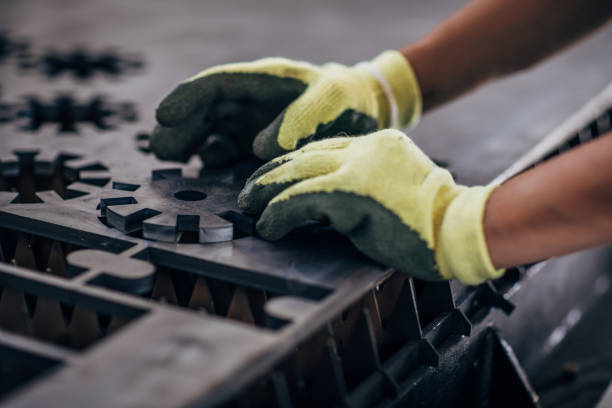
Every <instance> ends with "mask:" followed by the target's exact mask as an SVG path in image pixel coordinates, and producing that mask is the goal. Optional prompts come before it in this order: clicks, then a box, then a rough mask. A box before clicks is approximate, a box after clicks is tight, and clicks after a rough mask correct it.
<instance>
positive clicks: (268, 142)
mask: <svg viewBox="0 0 612 408" xmlns="http://www.w3.org/2000/svg"><path fill="white" fill-rule="evenodd" d="M284 117H285V113H284V112H282V113H281V114H280V115H278V116H277V117H276V119H274V120H273V121H272V122H271V123H270V124H269V125H268V126H266V127H265V128H264V129H263V130H261V131H260V132H259V133H258V134H257V136H255V139H254V140H253V153H254V154H255V156H257V157H259V158H260V159H262V160H272V159H274V158H275V157H278V156H282V155H283V154H285V153H288V152H289V150H285V149H283V148H282V147H281V146H280V145H279V144H278V132H279V130H280V127H281V125H282V123H283V120H284Z"/></svg>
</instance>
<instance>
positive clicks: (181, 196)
mask: <svg viewBox="0 0 612 408" xmlns="http://www.w3.org/2000/svg"><path fill="white" fill-rule="evenodd" d="M174 198H176V199H178V200H182V201H201V200H203V199H205V198H206V194H205V193H203V192H201V191H195V190H181V191H177V192H176V193H174Z"/></svg>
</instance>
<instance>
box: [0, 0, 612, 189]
mask: <svg viewBox="0 0 612 408" xmlns="http://www.w3.org/2000/svg"><path fill="white" fill-rule="evenodd" d="M465 3H466V2H465V1H459V0H436V1H404V0H388V1H380V2H372V1H362V0H311V1H307V2H305V1H288V0H258V1H249V0H223V1H211V0H206V1H196V0H191V1H188V0H186V1H172V2H168V1H161V0H155V1H153V0H131V1H129V2H128V1H120V0H105V1H76V0H75V1H68V0H66V1H62V0H53V1H49V0H20V1H16V0H6V1H3V2H2V3H1V4H0V27H2V28H3V29H6V30H9V31H10V32H11V33H12V34H14V35H18V36H24V37H27V38H28V39H29V40H30V41H31V42H32V46H33V47H34V48H39V49H45V48H53V47H55V48H58V49H60V50H61V49H62V48H63V49H67V48H68V47H71V46H74V45H79V44H80V45H83V46H87V47H91V48H92V49H100V48H104V47H108V46H115V47H120V48H121V49H122V50H124V51H126V52H136V53H140V54H142V55H143V56H144V60H145V63H146V67H147V72H146V75H138V76H134V77H132V78H130V77H127V78H126V77H123V78H122V79H121V81H119V82H114V83H109V81H107V80H105V79H99V80H93V81H89V82H87V83H84V84H83V87H81V88H82V89H78V90H76V91H75V92H79V91H87V92H89V91H91V92H93V91H102V92H105V93H108V94H113V93H115V92H116V91H119V92H120V93H121V94H122V95H131V98H132V99H133V100H134V101H136V102H137V103H138V104H139V107H138V108H139V109H138V110H139V112H140V115H141V119H142V121H143V122H142V123H145V124H151V126H152V125H153V123H154V108H155V106H156V104H157V103H158V102H159V101H160V100H161V99H162V98H163V96H164V95H165V94H166V93H168V92H169V91H170V90H171V89H172V88H173V87H174V86H176V84H177V83H178V82H179V81H181V80H182V79H184V78H186V77H188V76H191V75H193V74H194V73H196V72H198V71H200V70H202V69H204V68H206V67H209V66H211V65H215V64H220V63H226V62H235V61H247V60H252V59H256V58H263V57H268V56H284V57H288V58H294V59H299V60H306V61H310V62H313V63H325V62H329V61H335V62H340V63H345V64H353V63H356V62H358V61H361V60H366V59H370V58H372V57H374V56H376V55H377V54H378V53H379V52H381V51H383V50H385V49H394V48H399V47H402V46H404V45H406V44H408V43H410V42H412V41H414V40H417V39H418V38H420V37H421V36H423V35H425V34H426V33H427V32H428V31H430V30H432V29H433V28H434V27H435V26H436V25H437V24H439V23H440V22H441V21H442V20H443V19H445V18H446V17H448V16H449V15H450V14H452V13H453V12H454V11H455V10H457V9H458V8H460V7H461V6H462V5H464V4H465ZM516 35H521V33H516ZM611 44H612V27H610V26H607V27H605V28H604V29H602V30H600V31H599V32H597V33H596V34H595V35H593V36H591V37H590V38H588V39H586V40H585V41H583V42H582V43H580V44H578V45H576V46H574V47H573V48H571V49H569V50H567V51H566V52H565V53H563V54H561V55H558V56H555V57H553V58H551V59H550V60H548V61H547V62H545V63H543V64H541V65H539V66H537V67H536V68H535V69H532V70H529V71H527V72H525V73H522V74H520V75H516V76H514V77H512V78H508V79H506V80H503V81H499V82H497V83H494V84H491V85H489V86H487V87H485V88H483V89H481V90H477V91H476V92H474V93H472V94H471V95H469V96H467V97H465V98H463V99H461V100H460V101H458V102H455V103H452V104H450V105H448V106H445V107H443V108H441V109H438V110H437V111H435V112H433V113H431V114H430V115H427V116H426V117H425V118H424V119H423V121H422V123H421V125H420V126H419V127H418V128H417V129H416V130H415V131H414V132H413V134H412V137H413V138H414V139H415V140H416V141H417V143H418V144H419V145H420V146H421V147H422V148H423V149H424V150H425V151H426V153H428V154H430V155H432V156H433V157H434V158H436V159H438V160H441V161H445V162H448V163H449V164H450V167H451V169H452V170H453V172H454V173H455V174H456V175H457V176H458V178H459V181H461V182H464V183H485V182H488V181H490V180H491V179H492V178H493V177H494V176H496V175H497V174H499V173H500V172H501V171H502V170H503V169H505V168H506V167H507V166H508V165H510V163H512V162H513V161H514V160H515V159H516V158H517V157H519V156H520V155H521V154H522V153H524V152H526V151H527V150H528V149H529V148H530V147H531V146H533V144H534V143H535V142H536V141H538V140H539V139H541V138H542V137H543V136H544V135H546V134H547V132H549V131H550V130H552V129H553V128H554V127H555V126H557V125H558V124H559V123H560V122H561V121H562V120H563V119H564V118H565V117H567V116H568V115H569V114H570V113H572V112H574V111H575V110H577V109H578V108H579V107H580V106H581V105H582V104H584V103H585V101H587V100H588V99H589V98H590V97H592V96H594V95H595V94H596V93H597V92H599V91H600V90H601V89H602V88H603V87H604V86H605V85H607V84H608V83H609V82H610V79H611V77H610V72H612V46H611ZM0 70H1V71H0V72H2V75H3V76H4V79H8V77H7V76H11V73H12V72H13V70H11V67H10V66H6V65H4V66H0ZM64 81H65V82H62V80H59V81H54V82H52V83H50V84H49V85H48V87H49V92H50V93H52V88H54V87H55V88H57V89H60V90H62V89H66V88H67V85H68V84H69V79H64ZM2 82H3V96H4V97H5V98H7V99H10V98H12V97H14V96H18V95H23V94H24V93H28V92H40V91H41V90H40V86H41V85H40V82H37V81H32V80H31V79H29V78H28V77H27V76H25V77H23V76H19V77H16V78H11V79H10V81H6V80H5V81H2ZM8 82H10V86H9V85H8V84H7V83H8ZM5 84H7V85H5ZM45 86H47V85H45ZM71 88H74V86H71Z"/></svg>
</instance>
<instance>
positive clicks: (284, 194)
mask: <svg viewBox="0 0 612 408" xmlns="http://www.w3.org/2000/svg"><path fill="white" fill-rule="evenodd" d="M493 189H494V187H492V186H490V187H483V186H477V187H466V186H460V185H457V184H455V182H454V181H453V178H452V176H451V175H450V173H449V172H448V171H447V170H445V169H442V168H440V167H438V166H436V165H435V164H434V163H433V162H432V161H431V160H430V159H429V158H428V157H427V156H426V155H425V154H424V153H423V152H422V151H421V150H420V149H419V148H418V147H417V146H416V145H415V144H414V143H413V142H412V141H411V140H410V139H409V138H408V137H407V136H406V135H404V134H403V133H402V132H400V131H398V130H392V129H386V130H381V131H379V132H376V133H373V134H370V135H367V136H362V137H355V138H347V137H338V138H332V139H327V140H322V141H318V142H313V143H310V144H308V145H306V146H304V147H302V148H301V149H299V150H297V151H294V152H292V153H289V154H286V155H284V156H281V157H278V158H276V159H274V160H272V161H271V162H268V163H267V164H265V165H263V166H262V167H261V168H259V169H258V170H257V171H256V172H255V173H253V175H252V176H251V177H250V178H249V180H248V181H247V184H246V186H245V187H244V189H243V190H242V192H241V193H240V196H239V198H238V204H239V206H240V207H241V208H242V209H243V210H245V211H246V212H249V213H259V212H261V211H262V210H263V214H262V215H261V218H260V219H259V221H258V223H257V230H258V232H259V234H260V235H261V236H262V237H263V238H266V239H271V240H275V239H279V238H281V237H282V236H284V235H285V234H287V233H288V232H289V231H290V230H291V229H292V228H294V227H295V226H297V225H299V224H302V223H304V222H305V221H307V220H317V221H329V222H330V223H331V224H332V226H333V227H334V228H335V229H336V230H338V231H339V232H341V233H343V234H346V235H347V236H348V238H349V239H350V240H351V241H352V242H353V244H354V245H355V246H356V247H357V248H358V249H359V250H361V251H362V252H363V253H365V254H366V255H368V256H369V257H371V258H372V259H374V260H376V261H379V262H381V263H382V264H385V265H388V266H391V267H394V268H396V269H397V270H400V271H402V272H406V273H408V274H410V275H413V276H415V277H418V278H422V279H427V280H440V279H451V278H458V279H459V280H461V281H463V282H464V283H467V284H477V283H480V282H482V281H484V280H486V279H490V278H497V277H499V276H501V274H502V273H503V270H495V268H494V267H493V265H492V263H491V260H490V258H489V255H488V252H487V246H486V243H485V237H484V232H483V226H482V219H483V213H484V209H485V203H486V201H487V198H488V197H489V195H490V194H491V192H492V191H493Z"/></svg>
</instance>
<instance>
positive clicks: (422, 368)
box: [0, 0, 612, 407]
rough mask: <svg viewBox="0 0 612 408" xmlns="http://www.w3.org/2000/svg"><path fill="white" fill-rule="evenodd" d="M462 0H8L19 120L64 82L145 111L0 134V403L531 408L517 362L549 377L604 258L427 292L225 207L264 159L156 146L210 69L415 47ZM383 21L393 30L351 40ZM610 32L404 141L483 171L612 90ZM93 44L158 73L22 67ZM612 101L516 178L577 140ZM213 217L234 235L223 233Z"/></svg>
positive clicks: (587, 113) (352, 253) (7, 58)
mask: <svg viewBox="0 0 612 408" xmlns="http://www.w3.org/2000/svg"><path fill="white" fill-rule="evenodd" d="M460 4H461V2H454V1H447V2H444V3H436V4H427V6H424V5H418V4H416V3H415V4H406V3H405V2H399V1H397V2H389V3H386V4H385V5H384V7H383V6H381V7H377V8H373V7H372V4H371V3H362V2H351V3H350V4H349V3H346V2H340V1H337V2H333V1H332V2H324V3H320V4H318V5H317V4H314V3H312V2H308V3H304V2H302V3H295V4H293V3H292V4H289V3H283V2H279V1H277V0H264V1H261V2H246V1H244V2H242V1H224V2H222V3H214V2H205V3H201V2H172V3H162V2H155V3H150V2H146V3H145V2H130V4H129V6H127V5H126V4H124V3H122V2H114V1H111V2H60V3H54V4H53V5H52V4H51V3H49V2H42V1H25V2H20V3H18V4H17V3H15V4H8V3H3V4H2V5H0V23H1V24H3V25H4V26H6V27H8V28H10V29H11V30H12V31H11V32H10V33H8V34H7V35H5V36H2V37H0V54H1V55H2V56H3V57H4V60H3V61H4V64H2V65H0V73H1V74H2V80H1V82H2V86H3V88H2V89H3V94H2V101H3V103H4V102H6V101H8V105H7V106H8V108H7V109H8V111H9V118H11V116H10V114H11V112H12V111H11V109H12V107H11V104H12V103H13V104H14V103H15V101H19V100H22V98H23V97H24V96H26V95H33V96H34V97H36V98H37V100H40V101H50V100H52V98H53V97H54V96H55V95H57V94H58V93H59V94H62V93H66V92H71V93H72V94H73V95H74V98H75V99H74V100H75V101H87V100H89V98H91V95H96V94H100V93H103V94H106V95H109V100H112V101H117V100H126V101H132V102H133V103H134V104H135V107H136V109H137V110H138V112H133V113H137V114H138V115H137V117H138V120H137V121H135V122H129V121H127V122H125V123H121V125H120V126H119V127H117V128H115V129H100V128H99V126H95V125H94V126H92V124H91V123H88V122H87V121H85V122H84V123H77V122H78V121H76V120H73V119H75V118H77V117H78V115H72V114H74V113H75V112H76V111H78V108H77V107H76V106H74V105H72V106H68V107H67V112H68V115H64V116H62V118H71V119H70V120H69V121H67V123H69V124H71V125H70V126H72V127H73V128H70V126H68V128H70V130H77V131H78V132H76V133H74V132H63V133H62V132H58V128H57V124H53V123H45V122H44V121H41V122H40V126H31V129H27V130H23V129H19V128H18V127H17V126H15V124H14V123H8V124H5V125H4V126H3V127H2V128H0V131H1V132H2V137H1V138H0V166H1V172H0V176H1V177H0V261H1V262H0V357H1V359H0V395H1V396H2V397H4V398H5V399H4V400H3V402H4V404H5V405H6V406H11V407H12V406H22V407H28V406H40V405H41V404H52V405H57V406H91V407H95V406H160V407H162V406H218V407H219V406H220V407H230V406H241V407H243V406H265V407H271V406H278V407H291V406H351V407H360V406H363V407H365V406H406V405H408V406H424V407H425V406H426V407H448V406H479V407H486V406H495V407H504V406H513V407H514V406H538V396H537V395H536V393H535V392H534V391H533V389H532V387H531V386H530V385H529V382H528V380H527V377H526V375H525V372H523V370H522V368H521V366H520V364H519V363H518V361H520V362H521V363H522V364H523V365H524V366H525V368H526V372H527V374H529V375H530V374H532V373H536V372H537V370H538V369H539V368H540V367H542V362H543V361H544V360H545V359H546V358H547V356H549V355H551V354H553V353H554V352H555V350H556V346H557V345H558V344H560V343H561V342H562V341H563V337H561V338H559V336H558V335H557V337H554V336H553V334H554V333H559V331H558V330H561V329H562V328H563V327H566V325H567V322H568V321H570V322H571V321H572V316H574V317H575V316H576V312H575V310H579V311H580V314H581V315H587V313H588V310H590V308H591V307H593V305H594V304H595V303H596V300H598V299H599V298H601V296H602V295H603V293H604V292H605V291H604V292H602V290H601V282H603V281H602V279H609V274H608V271H609V269H606V268H605V267H604V266H603V265H606V262H608V260H609V250H608V249H601V250H594V251H588V252H583V253H579V254H576V255H573V256H570V257H565V258H561V259H559V260H554V261H551V262H547V263H541V264H538V265H535V266H533V267H531V268H520V269H514V270H511V271H508V273H507V274H506V275H505V276H504V277H503V278H502V279H500V280H497V281H495V282H490V283H487V284H485V285H481V286H479V287H476V288H470V287H465V286H463V285H461V284H460V283H458V282H451V283H447V282H442V283H426V282H421V281H418V280H414V279H412V278H410V277H407V276H405V275H401V274H397V273H394V272H393V271H391V270H387V269H386V268H384V267H382V266H380V265H376V264H374V263H372V262H371V261H369V260H367V259H366V258H365V257H363V256H362V255H360V254H359V253H358V252H357V251H356V250H355V249H354V248H353V247H352V245H351V244H350V242H349V241H348V240H346V239H345V238H344V237H342V236H340V235H339V234H337V233H335V232H333V231H331V230H330V229H328V228H321V227H312V226H311V227H304V228H301V229H300V230H297V231H295V232H293V233H292V234H291V235H290V236H289V237H287V238H286V239H284V240H282V241H280V242H277V243H269V242H266V241H263V240H261V239H259V238H258V237H257V236H256V235H254V234H253V232H254V231H253V225H252V221H253V220H252V219H251V218H249V217H247V216H245V215H243V214H240V212H239V211H238V209H237V208H236V207H235V203H234V197H235V195H236V193H237V192H238V191H239V189H240V187H241V185H242V183H243V181H244V179H245V177H247V176H248V175H249V172H250V170H251V169H252V168H253V166H252V165H251V164H250V163H246V164H244V165H240V166H235V167H234V168H231V169H225V170H221V171H215V172H210V171H204V172H202V171H201V169H200V167H201V166H200V164H201V163H200V162H199V159H198V158H194V159H193V160H192V161H190V162H189V163H187V164H179V163H161V162H159V161H157V160H156V159H155V158H154V157H153V156H152V155H151V154H149V153H148V149H147V143H146V141H147V137H146V132H148V131H149V130H150V129H151V127H152V124H153V111H154V107H155V105H156V104H157V102H158V101H159V100H160V99H161V97H162V96H163V95H164V94H165V93H166V92H167V91H168V90H169V89H170V88H172V86H174V85H175V84H176V82H177V81H178V80H180V79H181V78H183V77H186V76H189V75H191V74H193V73H194V72H195V71H197V70H199V69H201V68H204V67H205V66H208V65H212V64H216V63H221V62H229V61H234V60H246V59H253V58H258V57H264V56H269V55H284V56H288V57H294V58H298V59H308V60H312V61H313V62H326V61H328V60H335V61H340V62H346V63H352V62H356V61H357V60H359V59H363V58H366V57H369V56H373V55H374V54H375V53H376V52H378V51H380V50H381V49H384V48H389V47H395V46H399V45H401V44H403V43H405V42H408V41H410V40H412V39H415V38H416V37H417V36H419V35H421V34H423V33H424V32H425V31H426V30H428V29H430V28H431V27H433V26H434V25H435V24H436V23H437V22H438V21H440V20H441V19H442V18H443V17H444V16H445V15H447V14H448V13H450V12H451V11H453V10H454V9H455V8H456V7H458V6H459V5H460ZM371 26H384V27H385V30H363V29H361V30H358V29H357V27H371ZM374 32H375V35H373V33H374ZM278 33H285V35H282V36H279V35H278ZM611 34H612V31H610V29H609V28H608V29H607V30H604V31H602V32H601V33H600V34H598V35H597V36H595V37H593V38H592V39H590V40H588V41H587V43H585V44H584V45H583V47H581V48H579V49H576V50H574V51H571V52H570V53H569V54H567V55H565V56H563V57H558V58H557V59H556V60H553V61H551V62H550V63H547V64H545V65H544V66H542V67H540V68H538V69H537V70H535V71H534V72H532V73H530V74H527V75H524V76H519V77H517V78H515V79H512V80H509V81H506V82H504V83H500V84H498V85H496V86H494V87H492V88H489V90H486V91H481V92H479V93H476V94H474V95H472V96H470V97H469V98H467V99H465V100H464V101H462V102H459V103H458V104H454V105H452V106H450V107H448V108H444V109H443V110H440V111H439V112H436V113H434V114H432V115H430V116H429V117H428V118H426V119H425V120H424V121H423V123H422V124H421V126H420V128H419V130H418V132H416V133H415V134H414V135H413V136H414V137H415V139H416V140H417V142H419V144H421V145H422V146H423V147H424V148H425V150H426V151H427V152H428V153H430V154H433V155H434V156H435V157H438V158H441V159H444V160H445V161H449V162H450V167H451V170H453V171H454V172H455V173H457V175H458V177H459V179H460V180H461V181H464V182H487V181H489V180H490V179H492V178H493V176H495V175H496V174H498V173H499V171H501V169H503V168H506V167H508V166H510V165H511V164H512V162H513V160H514V159H515V158H516V157H518V155H519V154H520V153H522V152H525V151H527V150H528V149H529V148H531V146H532V145H533V144H534V141H535V140H536V139H539V138H541V137H543V136H545V135H546V134H547V133H549V131H550V130H551V129H552V128H553V127H554V126H557V125H559V124H560V123H561V122H562V121H563V120H564V119H565V118H566V117H567V116H569V115H570V113H572V112H573V111H575V110H576V109H578V107H579V106H580V105H581V104H582V102H584V101H586V100H587V98H590V97H592V96H593V95H594V94H596V93H597V92H596V91H598V90H599V89H600V88H602V87H603V85H604V84H606V83H607V82H609V78H608V76H607V73H608V72H609V68H610V67H612V59H611V58H610V55H609V54H608V53H606V52H605V51H606V50H607V47H608V45H609V41H610V35H611ZM21 36H24V38H26V40H23V41H29V43H28V44H29V46H23V45H19V44H22V42H21V41H22V40H21ZM323 40H324V41H323ZM82 42H86V43H88V44H90V45H91V47H92V48H91V49H100V50H102V49H106V47H107V45H109V44H111V45H112V44H120V45H121V47H119V48H118V49H117V51H116V54H115V56H117V58H118V59H121V58H122V57H126V59H129V58H127V57H128V54H127V53H126V51H124V50H123V47H125V49H126V50H130V51H131V50H137V51H138V52H139V53H142V54H139V55H141V56H142V59H143V63H146V67H147V69H148V71H143V70H137V71H134V72H129V74H130V75H129V76H128V75H123V74H124V73H128V72H119V74H118V75H115V76H114V77H113V76H109V75H106V74H105V70H104V69H98V68H96V67H97V65H96V64H95V62H94V61H93V60H94V59H95V57H94V55H95V53H91V54H87V55H89V60H88V59H87V58H86V57H83V55H80V56H79V55H77V57H78V58H76V57H74V55H72V57H70V56H68V57H66V56H64V57H63V58H66V59H67V60H69V61H72V62H73V63H74V61H75V60H76V61H77V62H78V63H74V64H72V65H71V66H72V68H70V69H69V70H68V71H70V70H71V69H72V71H70V72H72V73H75V72H76V76H75V75H71V74H68V73H66V75H62V74H60V75H57V76H55V77H53V78H52V80H49V78H48V77H47V76H46V74H45V72H43V71H40V70H28V72H26V75H23V72H21V70H22V69H23V68H24V66H23V64H22V65H20V61H21V62H23V61H24V58H25V56H24V55H21V56H20V54H27V56H29V58H30V59H31V60H33V61H37V63H36V64H35V65H36V67H37V68H41V67H45V66H47V65H45V64H47V63H46V62H44V61H48V60H46V59H45V58H46V57H45V56H46V55H49V54H48V52H47V51H45V50H46V49H47V48H48V47H49V46H61V47H58V48H59V49H63V50H72V49H74V48H72V47H73V46H75V45H78V44H80V43H82ZM338 44H342V45H343V46H342V47H339V46H338ZM88 49H89V48H88ZM26 51H27V53H26ZM86 53H87V52H86ZM77 54H78V53H77ZM55 55H56V57H58V58H59V59H62V58H61V57H62V55H63V54H61V52H58V53H56V54H55ZM129 55H131V54H129ZM585 55H587V56H588V57H589V58H588V59H586V60H585V58H584V56H585ZM21 57H23V58H21ZM130 58H131V57H130ZM83 61H85V62H83ZM87 61H89V62H87ZM139 61H140V59H139ZM79 64H81V65H79ZM83 64H84V65H83ZM59 65H61V64H59ZM59 65H58V66H59ZM79 67H80V68H79ZM83 67H85V68H83ZM56 68H57V67H56ZM86 68H87V69H86ZM52 71H53V72H55V71H54V70H52ZM574 71H576V72H578V71H580V72H582V73H584V75H580V76H579V75H570V74H573V73H574ZM58 72H59V71H58ZM135 74H138V75H135ZM75 78H76V79H77V81H75ZM85 79H86V80H85ZM561 79H562V80H561ZM572 81H576V84H578V83H580V87H575V89H573V90H572V95H571V96H572V97H571V98H561V97H560V96H559V95H561V94H563V95H564V96H565V93H566V92H565V91H564V90H563V92H561V91H560V87H559V86H558V84H559V83H563V84H564V87H571V86H572V83H571V82H572ZM533 84H538V87H534V86H533ZM563 89H565V88H563ZM608 89H612V88H608ZM610 93H611V92H610V91H608V93H604V94H603V96H601V95H600V97H598V98H597V99H596V101H597V103H594V104H593V105H592V106H591V105H589V106H587V107H586V108H585V109H584V110H583V111H581V114H580V115H579V117H578V118H577V119H575V120H574V121H573V122H572V121H571V120H570V122H571V123H570V125H571V126H570V125H565V127H564V126H561V129H560V130H559V129H558V130H557V131H556V133H555V131H553V132H552V135H551V136H550V137H549V138H548V139H547V140H549V142H548V144H546V145H545V146H544V147H545V148H541V149H539V150H537V151H536V153H534V154H533V155H531V156H529V155H528V156H526V158H523V159H522V160H519V161H517V162H516V163H517V164H516V165H515V166H513V167H512V166H511V167H510V169H509V170H508V172H507V173H504V174H503V175H502V176H503V177H506V178H507V177H509V176H511V175H512V174H515V173H517V172H519V171H522V170H524V169H526V168H528V167H529V166H531V165H533V164H535V163H537V162H538V161H540V160H541V159H542V158H544V157H547V156H548V155H549V154H550V153H551V152H553V151H558V150H559V147H560V146H561V150H563V149H564V147H562V146H564V145H565V144H567V143H569V144H570V145H572V143H573V144H575V143H574V142H572V140H574V138H575V137H574V136H575V135H576V134H577V132H578V134H579V135H580V134H584V131H582V133H580V132H581V129H582V128H584V127H585V126H587V128H589V129H590V128H591V127H592V125H589V122H590V121H592V120H594V119H596V118H597V117H600V118H601V117H603V116H602V113H603V112H605V109H604V110H603V111H602V110H601V109H600V108H601V107H602V106H603V105H604V100H607V99H606V98H610ZM536 95H537V98H536V97H535V96H536ZM527 99H529V100H531V101H533V104H531V105H530V107H529V108H527V107H526V106H527V105H529V104H525V103H520V101H524V100H527ZM517 101H519V102H517ZM594 106H595V107H597V109H596V108H595V107H594ZM608 106H609V105H608ZM509 112H512V115H510V114H509ZM0 114H3V113H1V112H0ZM71 115H72V116H71ZM60 116H61V115H60ZM133 118H134V120H136V115H134V116H133ZM51 122H58V121H57V120H52V121H51ZM604 122H605V120H603V119H600V120H599V121H596V122H595V123H596V125H595V126H597V129H598V130H597V133H601V132H600V131H601V129H603V127H605V126H606V123H608V125H609V122H605V123H604ZM59 123H60V124H63V122H62V121H61V120H60V121H59ZM94 123H95V121H94ZM103 127H106V126H103ZM600 128H601V129H600ZM450 129H452V133H453V137H450V136H448V135H447V134H448V133H449V131H450ZM594 135H595V134H594V133H593V132H591V133H590V137H593V136H594ZM579 139H580V140H582V139H581V137H580V136H579ZM585 140H586V139H585ZM253 165H256V164H253ZM179 176H180V177H179ZM120 209H121V210H120ZM158 213H159V214H158ZM111 214H114V215H111ZM212 214H214V217H217V216H218V217H219V218H214V219H213V221H214V222H212V223H211V222H209V221H210V219H208V218H207V217H210V216H212ZM149 215H151V217H148V216H149ZM198 217H199V219H198ZM134 220H135V223H134V224H132V221H134ZM160 220H161V221H160ZM210 226H213V227H215V226H220V227H221V228H220V229H221V231H222V232H221V233H217V232H218V231H214V232H213V234H212V236H211V235H210V229H209V227H210ZM211 237H212V239H211ZM212 241H223V242H212ZM576 270H580V273H579V274H578V273H576ZM542 293H546V294H547V296H542ZM568 316H569V317H568ZM568 319H569V320H568ZM564 325H565V326H564ZM492 326H493V327H495V328H496V329H495V330H494V329H491V328H490V327H492ZM560 328H561V329H560ZM567 330H569V329H567V328H566V331H567ZM551 336H552V337H551ZM504 339H506V340H504ZM551 339H552V340H551ZM510 345H512V347H513V348H514V349H515V351H516V356H515V355H514V353H513V352H512V349H511V348H510Z"/></svg>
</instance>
